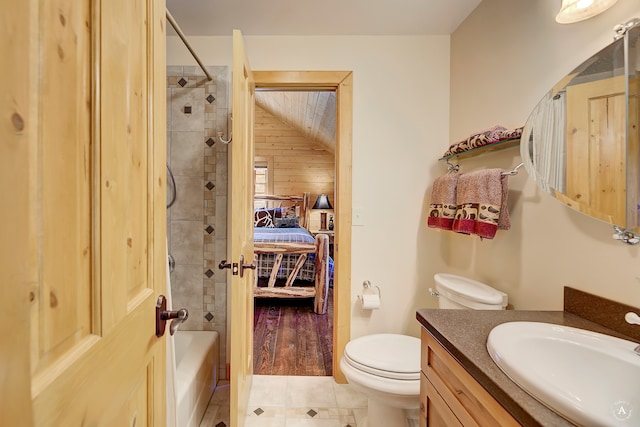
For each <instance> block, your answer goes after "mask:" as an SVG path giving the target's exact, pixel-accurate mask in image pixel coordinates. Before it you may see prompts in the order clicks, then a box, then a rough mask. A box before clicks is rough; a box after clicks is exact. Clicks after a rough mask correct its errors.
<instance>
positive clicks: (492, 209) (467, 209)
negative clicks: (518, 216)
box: [453, 169, 511, 239]
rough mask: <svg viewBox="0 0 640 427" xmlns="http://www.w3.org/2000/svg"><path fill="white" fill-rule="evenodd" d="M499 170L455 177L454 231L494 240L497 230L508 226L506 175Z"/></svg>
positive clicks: (505, 228) (488, 170) (509, 225)
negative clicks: (456, 181)
mask: <svg viewBox="0 0 640 427" xmlns="http://www.w3.org/2000/svg"><path fill="white" fill-rule="evenodd" d="M503 172H504V171H503V170H502V169H486V170H481V171H477V172H471V173H466V174H462V175H461V176H460V178H459V179H458V191H457V199H456V200H457V202H456V204H457V210H456V215H455V219H454V221H453V231H456V232H458V233H464V234H477V235H478V236H480V237H484V238H487V239H493V237H494V236H495V235H496V231H497V230H498V229H500V230H508V229H509V228H510V227H511V223H510V220H509V212H508V210H507V196H508V193H509V188H508V179H509V177H508V176H507V175H503Z"/></svg>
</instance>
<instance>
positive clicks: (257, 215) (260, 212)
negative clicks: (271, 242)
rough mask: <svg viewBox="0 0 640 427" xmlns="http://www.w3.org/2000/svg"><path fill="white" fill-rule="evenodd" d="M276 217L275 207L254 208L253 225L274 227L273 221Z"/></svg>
mask: <svg viewBox="0 0 640 427" xmlns="http://www.w3.org/2000/svg"><path fill="white" fill-rule="evenodd" d="M275 217H276V210H275V209H256V210H255V211H254V213H253V226H254V227H270V228H273V227H275V224H274V222H273V220H274V218H275Z"/></svg>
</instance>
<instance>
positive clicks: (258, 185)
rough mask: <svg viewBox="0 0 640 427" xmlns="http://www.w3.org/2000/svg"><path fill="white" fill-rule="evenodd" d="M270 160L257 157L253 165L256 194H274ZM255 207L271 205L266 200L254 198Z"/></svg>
mask: <svg viewBox="0 0 640 427" xmlns="http://www.w3.org/2000/svg"><path fill="white" fill-rule="evenodd" d="M269 166H270V162H269V161H268V160H258V159H256V161H255V165H254V167H253V182H254V185H255V187H254V189H253V191H254V194H255V195H260V194H272V193H273V190H272V189H273V180H272V179H271V177H270V173H269V172H270V170H271V168H270V167H269ZM253 207H254V209H258V208H266V207H270V206H269V205H268V202H267V201H266V200H254V202H253Z"/></svg>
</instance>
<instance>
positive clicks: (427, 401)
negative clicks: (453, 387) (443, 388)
mask: <svg viewBox="0 0 640 427" xmlns="http://www.w3.org/2000/svg"><path fill="white" fill-rule="evenodd" d="M427 426H429V427H457V426H460V427H462V424H461V423H460V421H459V420H458V419H457V418H456V416H455V415H453V412H452V411H451V409H450V408H449V407H448V406H447V404H446V403H445V402H444V400H443V399H442V396H440V394H439V393H438V392H437V391H436V389H435V388H434V387H433V384H431V382H430V381H429V380H428V379H427V377H426V376H425V375H424V374H422V378H421V381H420V427H427Z"/></svg>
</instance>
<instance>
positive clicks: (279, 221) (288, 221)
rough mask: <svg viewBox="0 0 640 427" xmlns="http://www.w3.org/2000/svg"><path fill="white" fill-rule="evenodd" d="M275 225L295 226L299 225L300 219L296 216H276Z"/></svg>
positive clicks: (282, 226) (279, 226)
mask: <svg viewBox="0 0 640 427" xmlns="http://www.w3.org/2000/svg"><path fill="white" fill-rule="evenodd" d="M276 227H278V228H296V227H300V221H299V219H298V218H297V217H296V218H276Z"/></svg>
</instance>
